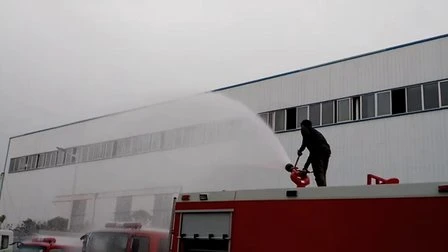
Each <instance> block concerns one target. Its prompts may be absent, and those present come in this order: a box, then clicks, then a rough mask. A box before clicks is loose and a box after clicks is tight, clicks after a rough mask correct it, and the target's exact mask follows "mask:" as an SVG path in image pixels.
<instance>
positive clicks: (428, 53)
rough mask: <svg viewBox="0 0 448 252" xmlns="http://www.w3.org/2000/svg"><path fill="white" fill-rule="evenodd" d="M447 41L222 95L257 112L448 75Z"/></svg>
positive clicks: (333, 65)
mask: <svg viewBox="0 0 448 252" xmlns="http://www.w3.org/2000/svg"><path fill="white" fill-rule="evenodd" d="M447 66H448V38H443V39H439V40H434V41H429V42H425V43H421V44H416V45H412V46H409V47H403V48H399V49H396V50H390V51H386V52H383V53H378V54H373V55H369V56H366V57H361V58H356V59H352V60H348V61H343V62H339V63H336V64H332V65H327V66H322V67H319V68H314V69H310V70H307V71H303V72H297V73H293V74H289V75H284V76H281V77H277V78H273V79H267V80H264V81H260V82H256V83H252V84H248V85H244V86H239V87H235V88H230V89H225V90H222V91H219V93H221V94H224V95H226V96H228V97H230V98H233V99H236V100H239V101H241V102H243V103H244V104H246V105H247V106H249V107H250V108H251V109H252V110H254V111H255V112H257V113H260V112H265V111H269V110H275V109H279V108H285V107H292V106H298V105H302V104H310V103H314V102H320V101H325V100H330V99H336V98H342V97H347V96H352V95H357V94H362V93H368V92H373V91H380V90H384V89H389V88H395V87H401V86H407V85H412V84H418V83H424V82H427V81H433V80H439V79H443V78H447V77H448V67H447Z"/></svg>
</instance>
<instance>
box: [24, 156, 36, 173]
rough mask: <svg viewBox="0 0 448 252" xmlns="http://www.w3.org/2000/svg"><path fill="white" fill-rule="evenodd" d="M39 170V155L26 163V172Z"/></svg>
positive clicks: (29, 158)
mask: <svg viewBox="0 0 448 252" xmlns="http://www.w3.org/2000/svg"><path fill="white" fill-rule="evenodd" d="M36 168H37V155H30V156H28V158H27V161H26V170H34V169H36Z"/></svg>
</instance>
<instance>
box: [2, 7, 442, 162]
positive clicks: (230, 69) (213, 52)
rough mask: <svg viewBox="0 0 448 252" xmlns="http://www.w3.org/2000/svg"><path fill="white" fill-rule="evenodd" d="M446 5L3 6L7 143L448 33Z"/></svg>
mask: <svg viewBox="0 0 448 252" xmlns="http://www.w3.org/2000/svg"><path fill="white" fill-rule="evenodd" d="M447 9H448V1H446V0H421V1H416V0H372V1H364V0H347V1H342V0H340V1H336V0H327V1H323V0H322V1H321V0H309V1H303V0H292V1H282V0H277V1H273V0H204V1H198V0H188V1H185V0H181V1H150V0H127V1H125V0H122V1H116V0H39V1H36V0H0V116H1V117H0V160H4V158H5V155H6V147H7V143H8V138H9V137H10V136H13V135H17V134H22V133H25V132H29V131H34V130H38V129H42V128H47V127H51V126H55V125H59V124H63V123H68V122H72V121H77V120H81V119H85V118H89V117H93V116H98V115H103V114H106V113H111V112H115V111H120V110H124V109H129V108H133V107H138V106H142V105H148V104H151V103H155V102H160V101H163V100H167V99H173V98H176V97H180V96H184V95H188V94H194V93H198V92H204V91H208V90H212V89H215V88H219V87H224V86H228V85H233V84H238V83H241V82H245V81H249V80H253V79H258V78H261V77H266V76H269V75H273V74H279V73H282V72H286V71H291V70H295V69H299V68H303V67H308V66H312V65H315V64H320V63H324V62H327V61H331V60H336V59H339V58H344V57H348V56H353V55H356V54H360V53H365V52H369V51H372V50H378V49H382V48H385V47H389V46H394V45H398V44H402V43H407V42H411V41H414V40H419V39H424V38H428V37H432V36H437V35H441V34H445V33H448V26H447V25H446V23H447V14H446V10H447Z"/></svg>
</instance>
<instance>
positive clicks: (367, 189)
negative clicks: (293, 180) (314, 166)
mask: <svg viewBox="0 0 448 252" xmlns="http://www.w3.org/2000/svg"><path fill="white" fill-rule="evenodd" d="M396 182H398V181H395V180H394V181H392V182H391V183H378V184H375V185H364V186H343V187H321V188H316V187H313V188H294V189H266V190H243V191H222V192H210V193H191V194H189V193H185V194H181V195H180V196H179V199H177V200H176V201H177V202H176V203H175V207H174V221H173V225H172V227H171V232H172V233H171V234H172V235H171V238H170V239H171V243H170V244H171V249H172V250H171V251H173V252H193V251H195V252H196V251H208V252H247V251H257V252H272V251H282V252H288V251H291V252H293V251H314V252H327V251H345V252H352V251H353V252H355V251H356V252H359V251H363V252H374V251H375V252H376V251H383V252H384V251H386V252H387V251H406V252H411V251H419V252H420V251H448V242H447V238H446V231H447V227H448V183H424V184H397V183H396Z"/></svg>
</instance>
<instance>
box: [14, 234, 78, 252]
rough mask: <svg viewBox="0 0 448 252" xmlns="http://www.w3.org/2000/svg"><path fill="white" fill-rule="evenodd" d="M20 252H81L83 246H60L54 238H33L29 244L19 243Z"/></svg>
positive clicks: (18, 249)
mask: <svg viewBox="0 0 448 252" xmlns="http://www.w3.org/2000/svg"><path fill="white" fill-rule="evenodd" d="M14 251H18V252H80V251H81V246H74V245H67V244H58V243H57V242H56V239H55V238H53V237H46V238H33V239H32V240H31V241H29V242H20V243H17V249H14Z"/></svg>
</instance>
